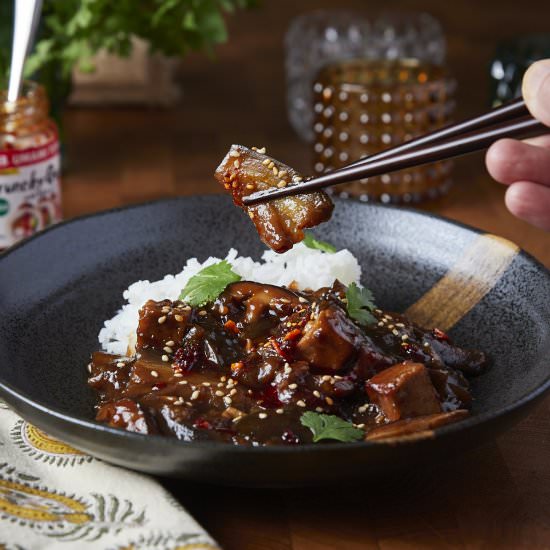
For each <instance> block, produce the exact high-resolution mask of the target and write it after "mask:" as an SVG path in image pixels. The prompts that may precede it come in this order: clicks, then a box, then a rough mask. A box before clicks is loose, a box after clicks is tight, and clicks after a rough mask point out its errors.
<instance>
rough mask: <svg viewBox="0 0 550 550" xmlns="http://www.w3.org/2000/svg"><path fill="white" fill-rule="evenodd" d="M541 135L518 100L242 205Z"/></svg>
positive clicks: (541, 128)
mask: <svg viewBox="0 0 550 550" xmlns="http://www.w3.org/2000/svg"><path fill="white" fill-rule="evenodd" d="M544 131H550V130H549V129H548V128H547V127H546V126H544V125H543V124H542V123H541V122H539V121H538V120H536V119H534V118H533V117H532V116H531V115H530V114H529V111H528V109H527V107H526V105H525V102H524V101H523V99H521V98H519V99H516V100H514V101H512V102H510V103H507V104H505V105H503V106H501V107H498V108H496V109H493V110H491V111H489V112H488V113H484V114H482V115H480V116H477V117H474V118H471V119H467V120H465V121H462V122H459V123H457V124H451V125H449V126H446V127H444V128H441V129H439V130H436V131H434V132H431V133H429V134H425V135H423V136H420V137H417V138H415V139H412V140H410V141H407V142H405V143H402V144H400V145H397V146H395V147H391V148H389V149H386V150H384V151H381V152H380V153H377V154H375V155H371V156H370V157H367V158H364V159H360V160H358V161H356V162H353V163H352V164H348V165H347V166H344V167H342V168H339V169H337V170H333V171H332V172H327V173H326V174H323V175H321V176H318V177H315V178H310V179H308V180H306V181H304V182H301V183H297V184H294V185H288V186H287V187H283V188H282V189H274V190H267V191H260V192H258V193H253V194H251V195H248V196H246V197H243V203H244V204H245V205H246V206H250V205H253V204H257V203H259V202H265V201H268V200H272V199H276V198H281V197H287V196H290V195H296V194H300V193H311V192H312V191H316V190H318V189H321V188H323V187H327V186H329V185H337V184H339V183H345V182H349V181H354V180H359V179H363V178H369V177H372V176H379V175H382V174H387V173H390V172H395V171H396V170H401V169H403V168H410V167H411V166H418V165H421V164H426V163H429V162H435V161H439V160H444V159H448V158H452V157H457V156H460V155H464V154H466V153H471V152H473V151H479V150H480V149H485V148H487V147H489V146H490V145H491V144H492V143H494V142H495V141H496V140H498V139H501V138H505V137H522V136H525V135H526V134H536V133H542V132H544Z"/></svg>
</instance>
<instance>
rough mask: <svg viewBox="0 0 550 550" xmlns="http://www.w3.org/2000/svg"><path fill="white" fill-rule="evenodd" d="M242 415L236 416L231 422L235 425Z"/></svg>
mask: <svg viewBox="0 0 550 550" xmlns="http://www.w3.org/2000/svg"><path fill="white" fill-rule="evenodd" d="M243 416H244V415H241V416H236V417H235V418H234V419H233V420H232V421H231V422H235V423H237V422H238V421H239V420H240V419H241V418H242V417H243Z"/></svg>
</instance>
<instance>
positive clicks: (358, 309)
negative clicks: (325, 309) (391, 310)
mask: <svg viewBox="0 0 550 550" xmlns="http://www.w3.org/2000/svg"><path fill="white" fill-rule="evenodd" d="M346 299H347V301H348V303H347V310H348V315H349V316H350V317H351V318H352V319H355V321H357V322H358V323H359V324H360V325H368V324H370V323H374V321H376V318H375V317H374V315H372V313H371V312H372V311H373V310H374V309H376V306H375V305H374V296H373V294H372V292H371V291H370V290H369V289H368V288H365V287H358V286H357V285H356V284H355V283H351V284H350V285H349V286H348V288H347V290H346Z"/></svg>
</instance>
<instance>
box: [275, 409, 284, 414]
mask: <svg viewBox="0 0 550 550" xmlns="http://www.w3.org/2000/svg"><path fill="white" fill-rule="evenodd" d="M275 412H276V413H277V414H283V413H284V412H285V411H284V410H283V409H277V410H276V411H275Z"/></svg>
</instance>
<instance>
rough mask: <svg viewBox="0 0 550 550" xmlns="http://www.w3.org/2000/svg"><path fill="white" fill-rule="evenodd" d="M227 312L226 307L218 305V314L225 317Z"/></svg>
mask: <svg viewBox="0 0 550 550" xmlns="http://www.w3.org/2000/svg"><path fill="white" fill-rule="evenodd" d="M228 311H229V309H228V308H227V307H226V306H224V305H223V304H220V313H221V314H222V315H225V314H226V313H227V312H228Z"/></svg>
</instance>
